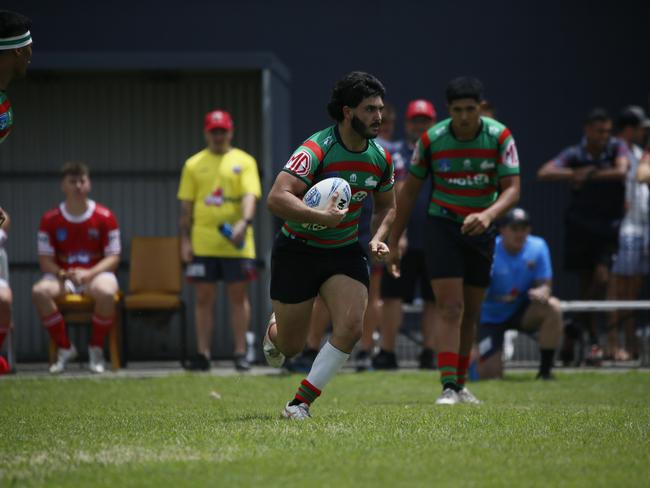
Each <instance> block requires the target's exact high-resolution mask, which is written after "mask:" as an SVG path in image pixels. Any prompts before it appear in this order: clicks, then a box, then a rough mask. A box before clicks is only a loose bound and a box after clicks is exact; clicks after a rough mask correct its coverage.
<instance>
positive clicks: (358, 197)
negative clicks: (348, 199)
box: [352, 191, 368, 203]
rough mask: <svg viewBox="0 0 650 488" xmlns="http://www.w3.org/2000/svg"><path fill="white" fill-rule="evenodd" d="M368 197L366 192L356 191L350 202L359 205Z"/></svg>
mask: <svg viewBox="0 0 650 488" xmlns="http://www.w3.org/2000/svg"><path fill="white" fill-rule="evenodd" d="M367 196H368V192H365V191H358V192H356V193H355V194H354V195H352V201H353V202H354V203H359V202H361V201H363V199H364V198H366V197H367Z"/></svg>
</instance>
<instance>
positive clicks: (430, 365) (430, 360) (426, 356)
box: [420, 348, 436, 369]
mask: <svg viewBox="0 0 650 488" xmlns="http://www.w3.org/2000/svg"><path fill="white" fill-rule="evenodd" d="M420 369H436V355H435V354H434V353H433V349H429V348H425V349H422V352H421V353H420Z"/></svg>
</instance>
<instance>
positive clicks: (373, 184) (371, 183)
mask: <svg viewBox="0 0 650 488" xmlns="http://www.w3.org/2000/svg"><path fill="white" fill-rule="evenodd" d="M377 183H379V181H378V180H376V179H374V178H373V177H372V176H369V177H368V178H366V181H364V182H363V184H364V185H366V186H369V187H370V188H375V187H376V186H377Z"/></svg>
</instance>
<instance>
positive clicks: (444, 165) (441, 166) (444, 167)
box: [438, 159, 451, 172]
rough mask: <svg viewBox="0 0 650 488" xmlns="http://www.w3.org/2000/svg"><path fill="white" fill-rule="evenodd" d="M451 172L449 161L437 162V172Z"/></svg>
mask: <svg viewBox="0 0 650 488" xmlns="http://www.w3.org/2000/svg"><path fill="white" fill-rule="evenodd" d="M450 170H451V160H450V159H441V160H440V161H438V171H443V172H446V171H450Z"/></svg>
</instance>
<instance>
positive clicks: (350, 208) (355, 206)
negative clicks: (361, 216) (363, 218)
mask: <svg viewBox="0 0 650 488" xmlns="http://www.w3.org/2000/svg"><path fill="white" fill-rule="evenodd" d="M361 207H363V202H359V203H351V204H350V205H349V206H348V212H354V211H355V210H359V209H360V208H361Z"/></svg>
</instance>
